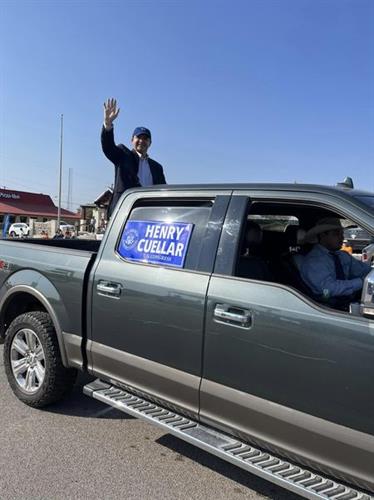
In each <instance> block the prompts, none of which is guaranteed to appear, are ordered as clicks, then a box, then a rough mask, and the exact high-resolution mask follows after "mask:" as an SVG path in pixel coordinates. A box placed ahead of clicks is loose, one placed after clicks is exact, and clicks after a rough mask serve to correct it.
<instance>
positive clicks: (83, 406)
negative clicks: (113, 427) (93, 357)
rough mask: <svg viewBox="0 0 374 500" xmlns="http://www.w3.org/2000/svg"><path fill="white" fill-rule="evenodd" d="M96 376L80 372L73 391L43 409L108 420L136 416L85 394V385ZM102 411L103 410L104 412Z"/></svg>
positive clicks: (62, 413)
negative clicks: (61, 399)
mask: <svg viewBox="0 0 374 500" xmlns="http://www.w3.org/2000/svg"><path fill="white" fill-rule="evenodd" d="M95 378H96V377H92V376H90V375H87V374H85V373H79V374H78V378H77V381H76V383H75V385H74V388H73V391H72V392H71V393H70V394H69V395H68V396H67V397H66V398H65V399H64V400H63V401H60V402H58V403H56V404H54V405H51V406H48V407H47V408H45V409H44V410H43V411H48V412H51V413H59V414H61V415H69V416H75V417H86V418H101V419H107V420H116V419H123V420H125V419H132V418H134V417H132V416H131V415H127V414H126V413H123V412H121V411H119V410H116V409H115V408H112V409H111V407H110V406H108V405H106V404H104V403H102V402H101V401H98V400H97V399H93V398H90V397H89V396H85V395H84V394H83V387H84V386H85V385H86V384H89V383H90V382H92V380H94V379H95ZM106 409H107V410H108V411H107V412H106V411H105V410H106ZM100 412H102V414H101V413H100Z"/></svg>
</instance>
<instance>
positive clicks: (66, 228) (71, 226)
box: [60, 220, 75, 233]
mask: <svg viewBox="0 0 374 500" xmlns="http://www.w3.org/2000/svg"><path fill="white" fill-rule="evenodd" d="M60 229H61V231H62V232H63V233H66V231H70V232H71V231H75V226H74V224H68V223H67V222H64V221H63V220H61V221H60Z"/></svg>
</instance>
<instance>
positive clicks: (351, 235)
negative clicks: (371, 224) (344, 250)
mask: <svg viewBox="0 0 374 500" xmlns="http://www.w3.org/2000/svg"><path fill="white" fill-rule="evenodd" d="M344 239H345V240H347V242H348V244H349V246H351V247H352V251H353V253H361V252H362V250H363V249H364V248H365V247H366V246H367V245H369V243H373V242H374V238H373V237H372V236H371V235H370V233H368V231H365V229H361V228H360V227H348V228H347V229H345V230H344Z"/></svg>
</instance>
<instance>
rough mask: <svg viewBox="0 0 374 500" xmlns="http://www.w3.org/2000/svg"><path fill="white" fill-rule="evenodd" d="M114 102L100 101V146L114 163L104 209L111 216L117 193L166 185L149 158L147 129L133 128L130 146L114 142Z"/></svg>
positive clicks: (150, 139) (109, 100)
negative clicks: (101, 118) (102, 106)
mask: <svg viewBox="0 0 374 500" xmlns="http://www.w3.org/2000/svg"><path fill="white" fill-rule="evenodd" d="M119 111H120V110H119V108H117V101H116V100H115V99H108V100H107V102H105V103H104V125H103V128H102V131H101V146H102V148H103V152H104V154H105V156H106V157H107V158H108V159H109V160H110V161H111V162H112V163H113V164H114V168H115V178H114V189H113V197H112V200H111V202H110V205H109V209H108V217H110V216H111V214H112V212H113V209H114V207H115V206H116V203H117V201H118V199H119V198H120V196H121V194H122V193H123V192H124V191H126V189H129V188H132V187H137V186H152V185H153V184H166V181H165V176H164V171H163V168H162V166H161V165H160V164H159V163H157V161H155V160H152V159H151V158H149V156H148V154H147V151H148V149H149V147H150V145H151V142H152V137H151V132H150V130H149V129H147V128H145V127H137V128H136V129H135V130H134V132H133V134H132V139H131V142H132V145H133V149H132V150H131V151H130V149H128V148H127V147H126V146H125V145H123V144H118V145H116V144H115V142H114V134H113V122H114V120H115V119H116V118H117V116H118V114H119Z"/></svg>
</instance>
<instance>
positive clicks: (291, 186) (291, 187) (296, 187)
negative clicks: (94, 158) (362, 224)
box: [127, 183, 374, 197]
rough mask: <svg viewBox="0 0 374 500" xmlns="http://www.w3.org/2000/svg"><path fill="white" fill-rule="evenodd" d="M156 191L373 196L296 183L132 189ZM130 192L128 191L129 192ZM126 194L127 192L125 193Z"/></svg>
mask: <svg viewBox="0 0 374 500" xmlns="http://www.w3.org/2000/svg"><path fill="white" fill-rule="evenodd" d="M139 189H141V190H142V191H143V190H145V189H146V190H148V189H150V190H157V191H159V190H160V189H161V190H163V191H203V190H217V191H218V190H223V189H229V190H256V191H257V190H258V191H267V190H268V191H295V192H300V191H304V192H305V191H306V192H311V193H315V192H320V193H330V194H332V193H343V194H347V195H349V196H353V197H355V196H374V192H370V191H363V190H360V189H351V188H347V187H340V186H325V185H320V184H297V183H240V184H238V183H235V184H234V183H233V184H231V183H221V184H165V185H157V186H148V187H140V188H133V189H131V191H132V190H139ZM129 191H130V190H129ZM127 192H128V191H127Z"/></svg>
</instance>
